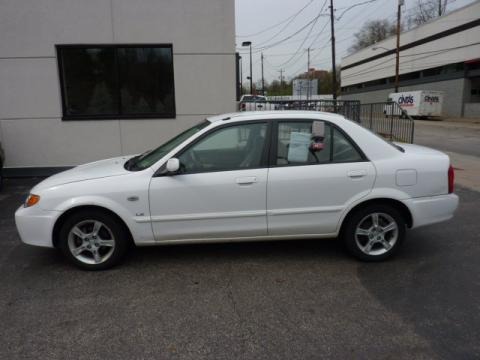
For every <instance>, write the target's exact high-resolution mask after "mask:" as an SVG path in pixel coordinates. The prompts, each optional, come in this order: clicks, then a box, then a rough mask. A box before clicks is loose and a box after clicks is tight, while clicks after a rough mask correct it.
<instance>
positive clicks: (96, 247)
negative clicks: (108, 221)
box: [68, 220, 115, 264]
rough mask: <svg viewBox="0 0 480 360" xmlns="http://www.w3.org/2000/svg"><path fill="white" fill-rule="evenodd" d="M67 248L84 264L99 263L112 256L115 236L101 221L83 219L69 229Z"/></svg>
mask: <svg viewBox="0 0 480 360" xmlns="http://www.w3.org/2000/svg"><path fill="white" fill-rule="evenodd" d="M68 249H69V250H70V252H71V254H72V255H73V256H74V257H75V258H76V259H77V260H79V261H80V262H82V263H84V264H101V263H104V262H105V261H107V260H108V259H109V258H110V257H111V256H112V254H113V252H114V250H115V237H114V236H113V232H112V231H111V230H110V229H109V227H108V226H107V225H105V224H104V223H103V222H101V221H98V220H83V221H81V222H79V223H77V224H75V225H74V226H73V227H72V228H71V229H70V232H69V233H68Z"/></svg>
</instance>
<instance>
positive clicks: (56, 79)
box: [0, 0, 236, 175]
mask: <svg viewBox="0 0 480 360" xmlns="http://www.w3.org/2000/svg"><path fill="white" fill-rule="evenodd" d="M235 91H236V89H235V19H234V0H202V1H195V0H135V1H130V0H85V1H84V0H82V1H79V0H21V1H19V0H3V1H1V2H0V141H1V143H2V144H3V147H4V149H5V154H6V163H5V167H6V171H5V173H6V175H21V174H28V175H35V174H46V173H49V172H53V171H57V170H59V168H61V167H64V166H65V167H68V166H72V165H77V164H81V163H85V162H89V161H94V160H97V159H102V158H108V157H113V156H117V155H119V154H133V153H138V152H142V151H145V150H147V149H150V148H152V147H155V146H157V145H159V144H160V143H162V142H163V141H165V140H166V139H167V138H169V137H171V136H172V135H174V134H175V133H177V132H179V131H180V130H182V129H184V128H187V127H189V126H191V125H193V124H194V123H197V122H199V121H201V120H202V119H204V118H205V117H206V116H209V115H211V114H217V113H222V112H228V111H233V110H234V109H235Z"/></svg>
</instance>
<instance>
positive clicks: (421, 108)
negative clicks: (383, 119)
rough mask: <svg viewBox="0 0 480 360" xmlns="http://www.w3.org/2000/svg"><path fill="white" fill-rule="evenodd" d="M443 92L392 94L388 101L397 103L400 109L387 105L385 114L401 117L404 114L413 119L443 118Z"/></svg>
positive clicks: (384, 110) (426, 91)
mask: <svg viewBox="0 0 480 360" xmlns="http://www.w3.org/2000/svg"><path fill="white" fill-rule="evenodd" d="M443 97H444V93H443V91H430V90H418V91H404V92H398V93H391V94H390V95H388V101H393V102H396V103H397V104H398V105H399V106H400V108H398V107H397V106H392V105H385V107H384V109H383V112H384V114H385V115H386V116H392V115H394V116H401V115H402V114H403V112H405V113H406V114H407V115H409V116H412V117H437V116H442V106H443Z"/></svg>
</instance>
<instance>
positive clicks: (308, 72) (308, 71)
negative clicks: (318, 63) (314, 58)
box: [307, 48, 311, 100]
mask: <svg viewBox="0 0 480 360" xmlns="http://www.w3.org/2000/svg"><path fill="white" fill-rule="evenodd" d="M307 54H308V55H307V80H308V87H307V100H308V99H309V98H310V82H311V80H310V48H308V49H307Z"/></svg>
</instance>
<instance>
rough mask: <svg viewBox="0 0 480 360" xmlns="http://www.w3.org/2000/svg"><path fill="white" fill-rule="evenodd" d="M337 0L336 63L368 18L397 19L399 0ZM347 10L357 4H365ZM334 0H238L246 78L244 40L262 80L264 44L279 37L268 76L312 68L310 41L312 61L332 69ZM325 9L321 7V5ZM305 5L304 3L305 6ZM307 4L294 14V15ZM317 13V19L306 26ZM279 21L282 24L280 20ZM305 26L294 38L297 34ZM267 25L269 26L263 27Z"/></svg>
mask: <svg viewBox="0 0 480 360" xmlns="http://www.w3.org/2000/svg"><path fill="white" fill-rule="evenodd" d="M370 1H371V2H368V0H334V8H335V16H336V17H337V18H339V19H338V20H336V21H335V38H336V52H337V56H336V58H337V64H340V63H341V58H342V57H344V56H345V55H346V54H347V50H348V48H349V47H350V46H351V45H352V41H353V38H354V37H353V34H354V33H355V32H357V31H358V30H359V29H360V27H361V26H362V24H363V23H365V22H366V21H368V20H373V19H384V18H388V19H390V20H395V19H396V4H397V0H370ZM417 1H418V0H405V6H404V7H403V12H402V16H403V17H404V18H406V17H407V16H408V15H409V14H411V10H412V8H413V7H414V5H415V3H416V2H417ZM473 1H474V0H450V1H449V2H448V6H447V11H450V10H453V9H456V8H459V7H461V6H464V5H466V4H469V3H472V2H473ZM361 3H366V4H363V5H358V6H355V7H353V8H351V9H350V10H348V11H345V10H347V9H348V8H349V7H350V6H352V5H354V4H361ZM329 4H330V0H235V22H236V24H235V25H236V36H237V37H236V46H237V51H239V52H240V53H241V55H242V67H243V78H244V84H245V85H246V81H247V80H246V77H247V75H248V72H249V55H248V48H247V47H245V48H242V47H241V43H242V41H251V42H252V52H253V80H254V82H256V81H258V80H259V79H260V77H261V72H260V53H261V51H262V50H261V48H262V47H268V46H269V45H271V44H275V43H276V42H279V44H278V45H275V46H273V47H270V48H268V49H264V50H263V55H264V76H265V78H266V79H267V80H268V81H271V80H273V79H278V78H279V76H280V72H279V70H280V69H283V70H284V76H286V78H287V79H288V78H291V77H293V76H295V75H298V74H299V73H301V72H304V71H306V70H307V50H306V49H307V48H308V47H311V49H312V50H311V53H310V63H311V67H315V68H317V69H325V70H330V69H331V47H330V42H329V40H330V17H329V8H328V6H329ZM322 6H323V10H322V11H321V12H320V10H321V9H322ZM304 7H305V8H304ZM302 8H304V10H303V11H302V12H300V13H299V14H298V16H296V17H295V18H292V16H293V15H295V14H296V13H298V12H299V11H300V10H301V9H302ZM318 14H322V16H320V17H319V18H318V20H317V21H313V22H312V24H310V25H309V26H306V25H307V24H308V23H309V22H310V21H312V20H313V19H314V18H315V17H316V16H317V15H318ZM279 23H280V24H279ZM305 26H306V27H305ZM302 27H305V29H303V30H302V31H300V32H299V33H298V34H296V35H294V36H292V37H291V38H289V39H287V40H284V41H282V40H283V39H285V38H287V37H290V36H291V35H292V34H294V33H295V32H297V31H298V30H300V29H301V28H302ZM264 30H266V31H264Z"/></svg>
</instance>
